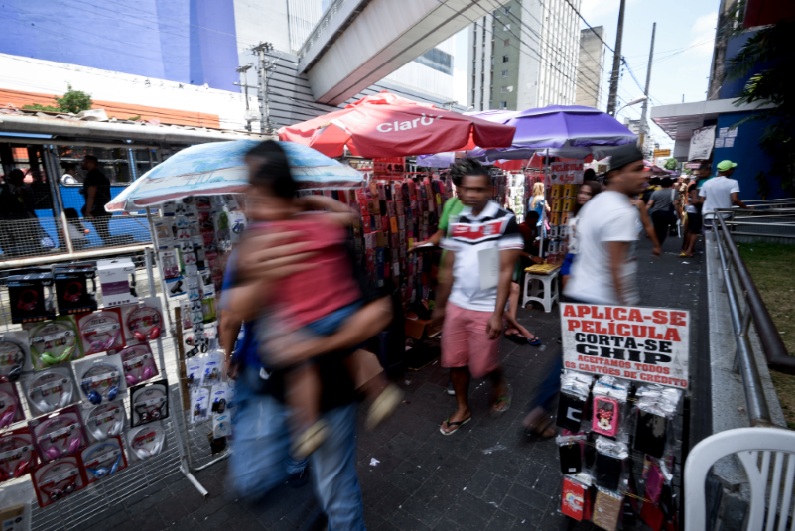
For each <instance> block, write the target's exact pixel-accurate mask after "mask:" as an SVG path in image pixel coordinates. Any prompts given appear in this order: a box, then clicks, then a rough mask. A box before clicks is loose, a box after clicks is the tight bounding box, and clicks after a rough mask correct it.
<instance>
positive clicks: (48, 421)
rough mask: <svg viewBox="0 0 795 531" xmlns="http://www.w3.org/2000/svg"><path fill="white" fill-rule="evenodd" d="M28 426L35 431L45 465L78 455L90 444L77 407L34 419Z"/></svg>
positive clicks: (35, 438)
mask: <svg viewBox="0 0 795 531" xmlns="http://www.w3.org/2000/svg"><path fill="white" fill-rule="evenodd" d="M28 424H29V426H30V428H31V430H33V440H34V444H35V445H36V448H37V449H38V452H39V456H40V457H41V459H42V461H44V462H45V463H46V462H50V461H55V460H57V459H62V458H64V457H67V456H74V455H77V453H78V452H79V451H80V450H81V449H83V448H85V446H86V445H87V444H88V437H86V434H85V432H84V430H83V419H82V417H81V416H80V412H79V409H78V408H77V406H71V407H68V408H64V409H62V410H60V411H58V412H57V413H53V414H52V415H48V416H44V417H39V418H35V419H32V420H31V421H30V422H29V423H28Z"/></svg>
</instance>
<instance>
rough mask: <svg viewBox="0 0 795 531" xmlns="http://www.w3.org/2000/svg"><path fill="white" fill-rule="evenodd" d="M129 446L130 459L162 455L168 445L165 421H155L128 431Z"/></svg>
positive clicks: (144, 458)
mask: <svg viewBox="0 0 795 531" xmlns="http://www.w3.org/2000/svg"><path fill="white" fill-rule="evenodd" d="M127 447H128V448H129V449H130V459H132V460H134V461H145V460H147V459H150V458H152V457H155V456H157V455H160V454H161V453H162V452H163V451H164V450H165V449H166V448H167V447H168V439H167V438H166V429H165V427H164V426H163V423H162V422H153V423H151V424H147V425H146V426H138V427H136V428H132V429H131V430H130V431H129V432H128V433H127Z"/></svg>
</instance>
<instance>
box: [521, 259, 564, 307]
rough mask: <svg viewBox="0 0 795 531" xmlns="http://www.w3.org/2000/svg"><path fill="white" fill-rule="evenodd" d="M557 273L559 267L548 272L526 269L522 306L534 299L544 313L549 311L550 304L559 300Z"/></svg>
mask: <svg viewBox="0 0 795 531" xmlns="http://www.w3.org/2000/svg"><path fill="white" fill-rule="evenodd" d="M528 269H529V268H528ZM558 273H560V268H555V269H553V270H551V271H549V273H533V272H530V271H527V272H526V273H525V276H524V289H523V290H522V308H526V307H527V304H528V303H529V302H533V301H535V302H540V303H541V305H542V306H543V307H544V311H545V312H546V313H549V312H551V311H552V305H553V304H554V303H555V302H556V301H558V300H559V298H558V296H559V294H558Z"/></svg>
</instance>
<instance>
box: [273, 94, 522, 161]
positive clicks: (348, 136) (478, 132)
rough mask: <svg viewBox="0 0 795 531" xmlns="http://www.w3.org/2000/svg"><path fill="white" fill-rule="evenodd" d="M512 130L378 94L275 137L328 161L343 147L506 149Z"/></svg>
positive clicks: (354, 150) (376, 150)
mask: <svg viewBox="0 0 795 531" xmlns="http://www.w3.org/2000/svg"><path fill="white" fill-rule="evenodd" d="M515 130H516V129H515V128H514V127H513V126H508V125H504V124H499V123H494V122H488V121H486V120H482V119H480V118H476V117H473V116H465V115H463V114H460V113H457V112H453V111H447V110H444V109H439V108H437V107H434V106H433V105H431V104H427V103H418V102H416V101H412V100H408V99H405V98H401V97H400V96H397V95H395V94H392V93H389V92H381V93H378V94H374V95H372V96H365V97H364V98H362V99H360V100H358V101H355V102H353V103H350V104H348V105H346V106H345V108H343V109H340V110H339V111H334V112H332V113H329V114H326V115H323V116H319V117H317V118H313V119H311V120H307V121H306V122H301V123H299V124H296V125H292V126H289V127H282V128H281V129H279V139H280V140H288V141H291V142H297V143H299V144H304V145H307V146H310V147H312V148H314V149H316V150H318V151H320V152H321V153H323V154H324V155H327V156H329V157H341V156H342V155H343V150H344V148H346V147H347V148H348V151H350V153H351V154H352V155H354V156H359V157H365V158H379V157H404V156H410V155H423V154H426V153H440V152H442V151H464V150H467V149H472V148H474V147H484V148H497V147H508V146H510V145H511V142H512V141H513V135H514V132H515Z"/></svg>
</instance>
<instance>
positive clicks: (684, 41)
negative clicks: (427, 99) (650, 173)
mask: <svg viewBox="0 0 795 531" xmlns="http://www.w3.org/2000/svg"><path fill="white" fill-rule="evenodd" d="M719 5H720V2H719V0H666V1H665V2H657V1H650V0H626V6H625V11H624V36H623V39H622V48H621V55H623V56H624V58H625V59H626V61H627V63H628V64H629V67H630V69H631V70H632V72H633V73H634V74H635V78H637V81H638V82H639V83H640V85H641V86H640V87H639V86H638V84H636V83H635V81H634V80H633V79H632V76H631V75H630V74H629V72H627V70H626V68H624V69H623V70H622V76H621V79H620V82H619V90H618V106H619V107H620V106H621V105H623V104H624V103H626V102H628V101H630V100H632V99H635V98H637V97H638V96H640V95H642V94H643V89H642V86H643V84H644V83H645V81H646V66H647V64H648V62H649V44H650V40H651V31H652V23H654V22H656V23H657V33H656V38H655V43H654V61H653V64H652V73H651V83H650V88H649V94H650V95H651V100H650V106H655V105H666V104H671V103H681V102H682V101H683V98H684V101H686V102H690V101H702V100H704V99H706V92H707V84H708V82H709V71H710V66H711V64H712V52H713V49H714V43H715V27H716V26H717V18H718V7H719ZM618 7H619V0H582V4H581V8H580V13H581V14H582V16H583V17H584V18H585V20H587V21H588V23H589V24H590V25H591V26H594V27H596V26H603V27H604V40H605V42H606V43H607V44H608V45H609V46H610V48H613V47H614V46H615V38H616V25H617V21H618ZM585 27H586V26H585V24H582V28H583V29H584V28H585ZM455 39H456V59H457V61H456V63H457V64H456V65H455V70H456V72H455V78H456V81H455V90H456V92H455V98H456V99H457V100H458V101H461V102H465V101H466V100H467V92H466V91H467V88H466V80H467V76H466V62H465V61H466V59H465V57H466V50H467V45H466V32H462V33H459V34H458V35H457V36H456V38H455ZM605 51H606V53H605V57H604V79H603V83H602V87H603V89H602V92H603V95H602V107H601V108H602V109H604V107H605V104H606V102H607V87H608V76H609V70H610V67H611V65H612V60H613V55H612V52H610V51H609V50H605ZM459 58H461V59H459ZM640 113H641V104H637V105H634V106H631V107H626V108H625V109H624V110H622V111H621V113H620V114H619V116H618V118H619V120H621V121H623V119H624V118H625V117H627V118H631V119H638V118H640ZM649 123H650V124H651V127H652V136H653V137H654V138H655V140H657V141H658V142H659V143H660V144H661V147H669V146H671V145H673V141H672V140H670V138H669V137H668V136H667V135H666V134H665V133H663V132H662V130H661V129H659V128H657V127H656V126H655V125H654V123H653V122H651V120H649Z"/></svg>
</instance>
